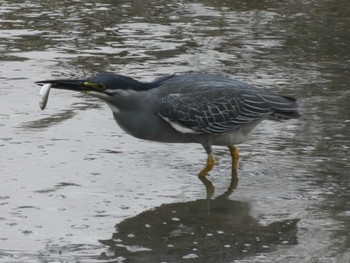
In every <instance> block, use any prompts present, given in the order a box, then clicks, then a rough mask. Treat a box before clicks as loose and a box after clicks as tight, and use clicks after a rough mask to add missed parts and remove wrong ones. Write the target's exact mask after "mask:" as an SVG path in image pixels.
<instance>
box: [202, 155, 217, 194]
mask: <svg viewBox="0 0 350 263" xmlns="http://www.w3.org/2000/svg"><path fill="white" fill-rule="evenodd" d="M215 164H216V161H215V157H214V155H212V154H209V155H208V160H207V164H206V165H205V167H204V168H203V169H202V171H200V172H199V174H198V178H199V180H201V181H202V183H203V184H204V185H205V188H206V190H207V198H211V197H212V196H213V195H214V191H215V188H214V185H213V183H212V182H211V181H209V180H208V179H207V178H206V175H207V174H208V173H209V172H210V171H211V170H212V169H213V167H214V166H215Z"/></svg>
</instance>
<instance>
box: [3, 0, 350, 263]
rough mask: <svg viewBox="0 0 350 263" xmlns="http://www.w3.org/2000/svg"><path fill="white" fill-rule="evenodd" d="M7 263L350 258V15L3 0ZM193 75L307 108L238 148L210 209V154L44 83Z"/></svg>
mask: <svg viewBox="0 0 350 263" xmlns="http://www.w3.org/2000/svg"><path fill="white" fill-rule="evenodd" d="M0 23H1V24H0V26H1V27H0V51H1V53H0V59H1V63H0V79H1V82H0V83H1V84H0V169H1V170H0V171H1V173H0V176H1V184H0V262H140V261H143V262H233V261H234V262H254V263H255V262H256V263H258V262H259V263H260V262H305V263H306V262H315V263H328V262H332V263H333V262H350V239H349V234H348V233H349V229H350V220H349V219H350V201H349V200H350V199H349V197H350V182H349V172H348V171H349V168H350V165H349V147H350V142H349V137H350V133H349V129H350V106H349V105H350V103H349V101H350V92H349V88H348V85H349V83H350V77H349V76H350V74H349V71H350V55H349V54H350V27H349V26H348V25H349V24H350V4H349V2H348V1H345V0H343V1H342V0H338V1H336V0H334V1H330V0H321V1H312V0H310V1H212V0H211V1H209V0H208V1H196V2H193V1H192V2H190V1H180V2H175V1H174V2H173V1H167V0H163V1H111V0H110V1H108V0H104V1H98V2H96V1H81V0H76V1H69V2H66V1H34V2H33V1H1V3H0ZM188 70H202V71H207V72H214V73H220V74H225V75H230V76H232V77H235V78H237V79H240V80H244V81H247V82H249V83H252V84H255V85H257V86H261V87H264V88H266V89H272V90H274V91H277V92H280V93H283V94H285V95H289V96H293V97H296V98H298V100H299V102H300V108H301V109H300V111H301V113H302V115H303V118H302V119H299V120H293V121H289V122H286V123H284V124H280V123H272V122H265V123H262V124H261V125H260V127H259V128H258V129H257V130H256V132H255V133H254V135H253V137H252V138H251V140H250V141H248V142H247V143H246V144H244V145H240V146H239V149H240V153H241V158H240V163H239V176H240V181H239V186H238V189H237V191H235V192H234V193H233V194H232V195H230V196H229V198H228V199H227V198H226V199H225V198H224V197H223V196H221V195H222V194H223V193H224V192H225V191H226V188H227V186H228V183H229V180H230V159H229V154H228V153H227V151H226V149H223V148H215V154H216V156H217V159H218V166H216V167H215V169H214V170H213V171H212V172H211V176H210V179H211V180H212V181H213V183H214V185H215V186H216V195H215V197H214V199H213V200H210V201H208V200H205V190H204V187H203V185H201V183H200V182H199V180H198V179H197V178H196V173H197V172H198V171H199V170H200V169H201V168H202V167H203V164H204V162H205V158H206V157H205V154H204V152H203V150H202V149H201V147H200V146H198V145H166V144H165V145H164V144H158V143H152V142H144V141H140V140H137V139H135V138H132V137H131V136H129V135H127V134H125V133H124V132H122V131H121V130H120V129H119V128H118V126H117V125H116V124H115V123H114V121H113V119H112V116H111V112H110V110H109V109H108V108H107V107H106V106H105V105H104V104H103V103H102V102H100V101H98V100H96V99H94V98H90V97H86V96H85V95H82V94H72V93H71V92H65V91H57V90H52V92H51V95H50V99H49V102H48V107H47V109H46V110H45V111H40V109H39V105H38V92H39V89H40V87H37V86H35V84H34V81H38V80H43V79H47V78H68V77H74V78H79V77H84V76H88V75H91V74H94V73H96V72H101V71H114V72H119V73H121V74H127V75H130V76H132V77H135V78H137V79H141V80H145V81H147V80H151V79H153V78H155V77H158V76H160V75H162V74H165V73H173V72H179V71H188Z"/></svg>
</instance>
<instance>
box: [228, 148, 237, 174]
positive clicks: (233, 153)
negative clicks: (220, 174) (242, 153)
mask: <svg viewBox="0 0 350 263" xmlns="http://www.w3.org/2000/svg"><path fill="white" fill-rule="evenodd" d="M229 149H230V153H231V158H232V175H233V174H234V175H235V176H237V168H238V158H239V152H238V148H237V146H230V147H229Z"/></svg>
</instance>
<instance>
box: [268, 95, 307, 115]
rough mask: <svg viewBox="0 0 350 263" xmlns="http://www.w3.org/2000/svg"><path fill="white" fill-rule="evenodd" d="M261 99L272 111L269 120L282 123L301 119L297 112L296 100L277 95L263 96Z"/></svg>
mask: <svg viewBox="0 0 350 263" xmlns="http://www.w3.org/2000/svg"><path fill="white" fill-rule="evenodd" d="M262 97H263V98H264V99H265V100H266V102H268V103H269V104H270V106H271V108H272V109H273V113H272V114H271V116H270V118H269V119H270V120H274V121H283V120H288V119H296V118H300V117H301V114H300V113H299V112H298V104H297V102H296V99H294V98H292V97H287V96H280V95H277V94H276V95H275V94H263V95H262Z"/></svg>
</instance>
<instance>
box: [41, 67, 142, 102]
mask: <svg viewBox="0 0 350 263" xmlns="http://www.w3.org/2000/svg"><path fill="white" fill-rule="evenodd" d="M36 84H38V85H43V84H51V88H54V89H62V90H72V91H80V92H84V93H88V94H90V95H92V96H95V97H98V98H101V99H104V100H108V98H110V97H111V96H118V95H121V94H123V93H125V91H128V90H135V91H142V90H147V89H148V86H147V83H143V82H139V81H137V80H135V79H132V78H130V77H127V76H123V75H118V74H113V73H101V74H98V75H95V76H93V77H90V78H88V79H85V80H84V79H61V80H44V81H38V82H36Z"/></svg>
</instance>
